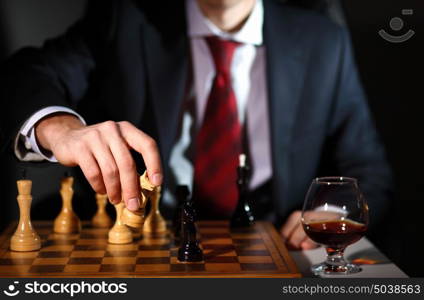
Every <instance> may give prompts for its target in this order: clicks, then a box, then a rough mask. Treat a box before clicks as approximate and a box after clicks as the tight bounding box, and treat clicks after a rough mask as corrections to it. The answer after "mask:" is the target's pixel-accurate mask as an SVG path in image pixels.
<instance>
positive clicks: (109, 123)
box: [102, 121, 117, 131]
mask: <svg viewBox="0 0 424 300" xmlns="http://www.w3.org/2000/svg"><path fill="white" fill-rule="evenodd" d="M102 127H103V128H104V129H105V130H106V131H112V130H116V127H117V125H116V123H115V122H114V121H106V122H103V123H102Z"/></svg>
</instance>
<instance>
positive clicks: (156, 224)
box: [143, 186, 166, 233]
mask: <svg viewBox="0 0 424 300" xmlns="http://www.w3.org/2000/svg"><path fill="white" fill-rule="evenodd" d="M160 196H161V187H160V186H158V187H156V188H155V190H154V192H153V193H152V195H151V196H150V204H151V206H150V212H149V215H148V216H147V218H146V221H145V223H144V227H143V232H144V233H162V232H165V231H166V221H165V219H164V218H163V217H162V215H161V214H160V211H159V200H160Z"/></svg>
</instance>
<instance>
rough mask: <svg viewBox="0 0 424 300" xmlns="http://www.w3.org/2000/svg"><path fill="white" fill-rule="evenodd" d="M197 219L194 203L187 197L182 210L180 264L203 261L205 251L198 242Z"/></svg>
mask: <svg viewBox="0 0 424 300" xmlns="http://www.w3.org/2000/svg"><path fill="white" fill-rule="evenodd" d="M195 218H196V212H195V210H194V206H193V201H192V200H191V198H190V197H187V198H186V201H185V203H184V204H183V207H182V209H181V244H180V248H179V249H178V260H179V261H180V262H199V261H202V260H203V251H202V249H200V247H199V243H198V241H197V230H196V225H195V223H194V222H195Z"/></svg>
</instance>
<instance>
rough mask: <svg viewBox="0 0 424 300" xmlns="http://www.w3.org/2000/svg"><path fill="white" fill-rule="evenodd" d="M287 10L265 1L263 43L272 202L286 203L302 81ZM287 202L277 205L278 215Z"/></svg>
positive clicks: (300, 59) (300, 57) (299, 50)
mask: <svg viewBox="0 0 424 300" xmlns="http://www.w3.org/2000/svg"><path fill="white" fill-rule="evenodd" d="M293 18H294V17H293V16H292V15H291V14H290V13H288V12H287V11H286V7H285V6H283V5H281V4H280V3H277V2H275V1H264V43H265V47H266V70H267V71H266V73H267V88H268V101H269V108H270V109H269V111H270V125H271V126H270V128H271V147H272V156H273V173H274V198H280V197H282V198H283V199H286V198H287V197H288V186H289V184H290V176H289V174H290V169H289V167H290V162H289V155H288V154H289V153H288V152H289V142H290V140H291V135H292V131H293V130H292V129H293V125H294V122H295V118H296V108H297V103H298V99H299V96H300V91H301V88H302V84H303V77H304V71H305V70H304V69H305V68H304V65H305V64H304V59H303V55H304V53H303V50H302V48H301V46H300V45H299V42H298V40H297V39H296V37H297V36H299V33H298V32H297V30H298V28H297V26H296V23H295V22H294V20H293ZM287 202H288V201H287V200H284V201H277V202H276V205H277V206H278V207H279V208H280V209H279V210H280V211H285V208H287Z"/></svg>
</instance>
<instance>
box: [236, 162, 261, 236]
mask: <svg viewBox="0 0 424 300" xmlns="http://www.w3.org/2000/svg"><path fill="white" fill-rule="evenodd" d="M237 173H238V179H237V186H238V191H239V199H238V203H237V207H236V210H235V211H234V213H233V215H232V217H231V222H230V226H231V228H243V227H249V226H251V225H253V223H254V220H255V218H254V216H253V213H252V209H251V207H250V203H249V177H250V168H249V167H248V165H247V164H246V155H245V154H240V156H239V166H238V168H237Z"/></svg>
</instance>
